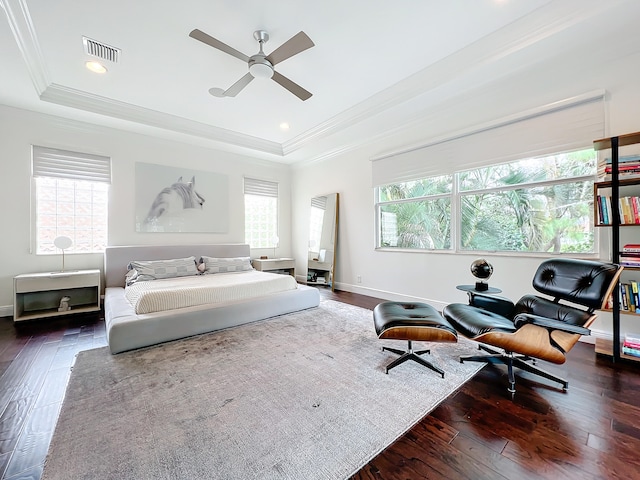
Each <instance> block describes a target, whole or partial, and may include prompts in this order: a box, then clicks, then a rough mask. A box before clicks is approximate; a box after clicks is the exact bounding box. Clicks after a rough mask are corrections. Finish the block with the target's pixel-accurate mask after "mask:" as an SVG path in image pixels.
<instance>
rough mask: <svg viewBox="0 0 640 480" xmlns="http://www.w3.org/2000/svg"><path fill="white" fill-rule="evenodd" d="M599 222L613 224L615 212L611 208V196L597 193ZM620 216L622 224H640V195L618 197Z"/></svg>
mask: <svg viewBox="0 0 640 480" xmlns="http://www.w3.org/2000/svg"><path fill="white" fill-rule="evenodd" d="M596 202H597V207H598V223H599V224H600V225H611V221H612V219H613V214H612V213H613V212H612V210H611V196H610V195H597V196H596ZM618 218H619V222H620V225H640V197H620V198H618Z"/></svg>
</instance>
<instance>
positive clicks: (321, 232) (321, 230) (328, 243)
mask: <svg viewBox="0 0 640 480" xmlns="http://www.w3.org/2000/svg"><path fill="white" fill-rule="evenodd" d="M309 217H310V218H309V253H308V265H307V284H308V285H323V286H327V287H330V288H331V290H334V289H335V286H334V278H335V273H336V272H335V266H336V246H337V241H338V194H337V193H332V194H329V195H322V196H320V197H313V198H312V199H311V213H310V215H309Z"/></svg>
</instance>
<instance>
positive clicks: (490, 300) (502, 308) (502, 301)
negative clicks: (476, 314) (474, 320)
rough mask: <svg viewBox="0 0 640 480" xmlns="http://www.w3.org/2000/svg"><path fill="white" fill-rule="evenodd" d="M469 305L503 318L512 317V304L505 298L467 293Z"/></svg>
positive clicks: (513, 306)
mask: <svg viewBox="0 0 640 480" xmlns="http://www.w3.org/2000/svg"><path fill="white" fill-rule="evenodd" d="M469 305H471V306H473V307H478V308H482V309H484V310H488V311H490V312H493V313H497V314H498V315H502V316H503V317H507V318H511V317H513V310H514V308H515V305H514V303H513V302H512V301H511V300H509V299H508V298H505V297H497V296H495V295H490V294H486V293H477V292H469Z"/></svg>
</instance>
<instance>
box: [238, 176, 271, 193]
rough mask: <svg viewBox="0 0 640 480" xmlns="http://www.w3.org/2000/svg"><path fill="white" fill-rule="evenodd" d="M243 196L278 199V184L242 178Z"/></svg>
mask: <svg viewBox="0 0 640 480" xmlns="http://www.w3.org/2000/svg"><path fill="white" fill-rule="evenodd" d="M244 193H245V195H261V196H263V197H275V198H278V184H277V183H276V182H270V181H268V180H258V179H255V178H249V177H244Z"/></svg>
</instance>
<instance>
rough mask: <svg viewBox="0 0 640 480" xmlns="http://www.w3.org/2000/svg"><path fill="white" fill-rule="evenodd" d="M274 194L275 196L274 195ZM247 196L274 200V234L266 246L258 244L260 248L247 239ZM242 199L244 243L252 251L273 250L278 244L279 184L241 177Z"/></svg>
mask: <svg viewBox="0 0 640 480" xmlns="http://www.w3.org/2000/svg"><path fill="white" fill-rule="evenodd" d="M247 190H249V191H247ZM274 192H275V195H274ZM247 195H251V196H255V197H259V196H263V197H267V198H274V199H275V202H276V205H275V220H274V224H273V226H274V227H275V232H274V234H273V235H270V236H269V238H268V240H267V242H268V244H267V245H266V246H263V245H262V244H260V246H254V245H252V244H251V241H250V240H249V239H247ZM242 199H243V203H244V205H243V213H244V241H245V243H247V244H249V246H250V248H254V249H267V248H272V249H274V251H275V249H276V248H277V247H278V244H279V243H280V240H279V239H280V183H279V182H277V181H273V180H264V179H260V178H255V177H250V176H246V175H245V176H244V177H243V189H242Z"/></svg>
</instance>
